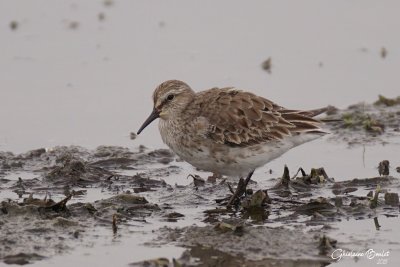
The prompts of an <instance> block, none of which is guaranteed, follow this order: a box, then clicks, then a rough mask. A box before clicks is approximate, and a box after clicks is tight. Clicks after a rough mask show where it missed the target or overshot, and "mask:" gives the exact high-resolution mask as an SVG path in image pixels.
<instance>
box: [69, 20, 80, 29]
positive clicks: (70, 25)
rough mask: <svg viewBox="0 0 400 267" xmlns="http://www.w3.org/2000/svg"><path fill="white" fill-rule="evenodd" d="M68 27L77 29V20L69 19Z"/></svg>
mask: <svg viewBox="0 0 400 267" xmlns="http://www.w3.org/2000/svg"><path fill="white" fill-rule="evenodd" d="M68 28H70V29H71V30H76V29H78V28H79V22H77V21H71V22H70V23H69V24H68Z"/></svg>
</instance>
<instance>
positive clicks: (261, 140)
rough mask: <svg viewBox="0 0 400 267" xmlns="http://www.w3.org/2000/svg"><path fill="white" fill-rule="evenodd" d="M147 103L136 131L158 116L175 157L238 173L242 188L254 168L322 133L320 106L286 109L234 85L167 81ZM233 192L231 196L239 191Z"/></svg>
mask: <svg viewBox="0 0 400 267" xmlns="http://www.w3.org/2000/svg"><path fill="white" fill-rule="evenodd" d="M153 102H154V108H153V112H152V113H151V114H150V116H149V117H148V118H147V120H146V121H145V122H144V123H143V125H142V126H141V127H140V129H139V131H138V134H140V133H141V132H142V130H143V129H144V128H145V127H146V126H147V125H149V124H150V123H151V122H152V121H154V120H155V119H157V118H160V120H159V130H160V134H161V137H162V140H163V141H164V143H166V144H167V145H168V146H169V147H170V148H171V149H172V150H173V151H174V152H175V153H176V154H177V155H178V156H179V157H181V158H182V159H183V160H185V161H187V162H189V163H190V164H192V165H193V166H195V167H197V168H199V169H202V170H205V171H210V172H213V173H215V174H220V175H226V176H229V177H238V178H240V179H241V181H239V183H240V182H242V184H244V187H245V186H246V185H247V183H248V182H249V180H250V178H251V176H252V174H253V172H254V170H255V169H256V168H258V167H261V166H263V165H265V164H266V163H268V162H270V161H271V160H273V159H276V158H277V157H279V156H281V155H282V154H283V153H285V152H286V151H288V150H290V149H291V148H293V147H295V146H298V145H301V144H303V143H306V142H309V141H311V140H314V139H316V138H318V137H321V136H323V135H325V134H326V133H327V132H325V131H324V130H323V129H321V125H322V122H321V121H319V120H317V119H315V118H313V117H315V116H316V115H318V114H321V113H323V112H324V111H326V108H321V109H315V110H309V111H299V110H291V109H287V108H284V107H282V106H279V105H277V104H275V103H274V102H272V101H270V100H268V99H266V98H263V97H261V96H257V95H255V94H253V93H250V92H246V91H242V90H239V89H236V88H234V87H226V88H212V89H208V90H205V91H201V92H198V93H196V92H194V91H193V90H192V89H191V88H190V87H189V85H187V84H186V83H184V82H182V81H178V80H169V81H166V82H163V83H162V84H160V85H159V86H158V87H157V88H156V89H155V91H154V93H153ZM244 177H246V179H245V180H243V178H244ZM238 190H239V186H238V188H237V191H236V192H235V194H236V197H238V196H237V195H239V196H240V195H241V194H243V188H242V189H241V190H240V192H238ZM232 201H233V199H231V201H230V202H229V204H232Z"/></svg>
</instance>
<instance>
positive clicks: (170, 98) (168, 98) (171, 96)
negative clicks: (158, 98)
mask: <svg viewBox="0 0 400 267" xmlns="http://www.w3.org/2000/svg"><path fill="white" fill-rule="evenodd" d="M174 97H175V96H174V95H168V96H167V100H168V101H171V100H172V99H174Z"/></svg>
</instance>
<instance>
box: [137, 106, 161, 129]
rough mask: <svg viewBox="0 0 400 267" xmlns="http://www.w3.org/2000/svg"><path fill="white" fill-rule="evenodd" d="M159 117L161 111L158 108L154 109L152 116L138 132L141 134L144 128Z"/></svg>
mask: <svg viewBox="0 0 400 267" xmlns="http://www.w3.org/2000/svg"><path fill="white" fill-rule="evenodd" d="M159 117H160V112H159V111H157V110H156V109H153V112H151V114H150V116H149V117H148V118H147V120H146V121H145V122H144V123H143V125H142V127H140V129H139V131H138V132H137V134H138V135H139V134H140V133H141V132H142V131H143V130H144V128H146V127H147V126H148V125H149V124H150V123H151V122H152V121H154V120H155V119H158V118H159Z"/></svg>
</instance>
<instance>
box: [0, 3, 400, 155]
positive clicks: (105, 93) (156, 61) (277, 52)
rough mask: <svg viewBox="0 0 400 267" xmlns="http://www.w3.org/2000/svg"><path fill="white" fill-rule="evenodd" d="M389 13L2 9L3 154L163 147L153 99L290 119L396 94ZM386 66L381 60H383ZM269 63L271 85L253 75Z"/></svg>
mask: <svg viewBox="0 0 400 267" xmlns="http://www.w3.org/2000/svg"><path fill="white" fill-rule="evenodd" d="M399 8H400V2H398V1H385V2H384V3H383V2H379V1H365V0H363V1H351V2H350V1H334V2H333V1H320V0H315V1H251V2H250V3H246V4H244V3H243V2H242V1H225V0H224V1H208V0H207V1H201V2H200V1H177V0H172V1H155V0H150V1H117V0H115V1H112V0H106V1H62V0H60V1H45V0H38V1H22V0H1V1H0V37H1V43H0V48H1V49H0V69H1V76H0V121H1V124H0V150H10V151H13V152H23V151H26V150H28V149H33V148H37V147H52V146H55V145H70V144H76V145H82V146H86V147H96V146H98V145H105V144H110V145H124V146H132V147H135V146H138V145H139V144H144V145H146V146H148V147H160V146H162V142H161V139H160V137H159V135H158V130H157V129H156V124H155V123H154V125H152V126H151V127H149V128H148V129H146V131H145V132H144V133H143V134H142V135H141V136H140V138H138V139H137V140H135V141H133V142H132V141H131V140H129V133H130V132H132V131H134V132H135V131H136V130H137V129H138V127H139V126H140V125H141V123H142V121H143V120H144V119H145V118H146V117H147V115H148V113H149V112H150V111H151V109H152V101H151V94H152V91H153V90H154V88H155V87H156V86H157V85H158V84H159V83H161V82H162V81H164V80H167V79H181V80H183V81H186V82H187V83H188V84H189V85H191V86H192V88H193V89H195V90H203V89H208V88H211V87H214V86H220V87H223V86H236V87H238V88H242V89H246V90H250V91H252V92H255V93H257V94H259V95H262V96H265V97H267V98H270V99H272V100H274V101H276V102H278V103H279V104H281V105H283V106H287V107H290V108H298V109H310V108H318V107H322V106H325V105H328V104H331V105H334V106H338V107H346V106H347V105H349V104H354V103H356V102H359V101H367V102H371V101H374V100H375V99H376V98H377V95H378V94H383V95H387V96H388V97H393V96H396V95H398V94H399V92H400V90H399V84H400V75H398V70H399V69H400V63H399V62H400V61H399V59H400V54H399V49H398V48H399V47H400V35H399V34H398V29H399V26H400V19H399V16H398V10H399ZM383 47H384V48H385V49H386V50H387V56H386V57H385V58H382V57H381V49H382V48H383ZM269 57H271V59H272V69H271V73H270V74H269V73H267V72H266V71H265V70H263V69H262V68H261V64H262V62H263V61H265V60H266V59H268V58H269Z"/></svg>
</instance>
